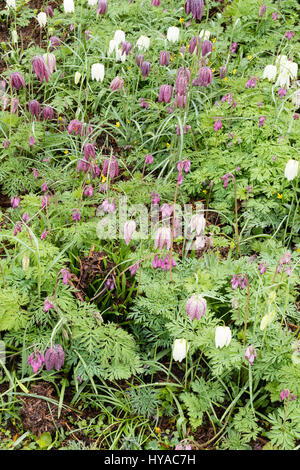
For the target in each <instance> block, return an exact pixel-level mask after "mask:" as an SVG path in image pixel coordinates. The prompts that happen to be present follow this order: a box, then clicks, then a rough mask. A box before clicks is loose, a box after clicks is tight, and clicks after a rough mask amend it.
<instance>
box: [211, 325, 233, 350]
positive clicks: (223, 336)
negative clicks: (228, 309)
mask: <svg viewBox="0 0 300 470" xmlns="http://www.w3.org/2000/svg"><path fill="white" fill-rule="evenodd" d="M231 338H232V334H231V330H230V328H229V327H228V326H217V327H216V332H215V345H216V348H220V349H222V348H224V346H226V347H227V346H229V344H230V341H231Z"/></svg>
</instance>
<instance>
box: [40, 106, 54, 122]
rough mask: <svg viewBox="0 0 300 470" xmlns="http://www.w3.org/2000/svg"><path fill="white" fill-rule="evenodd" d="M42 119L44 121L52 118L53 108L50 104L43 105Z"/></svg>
mask: <svg viewBox="0 0 300 470" xmlns="http://www.w3.org/2000/svg"><path fill="white" fill-rule="evenodd" d="M42 115H43V119H44V120H45V121H47V120H49V121H52V119H53V118H54V109H53V108H52V107H51V106H45V107H44V108H43V111H42Z"/></svg>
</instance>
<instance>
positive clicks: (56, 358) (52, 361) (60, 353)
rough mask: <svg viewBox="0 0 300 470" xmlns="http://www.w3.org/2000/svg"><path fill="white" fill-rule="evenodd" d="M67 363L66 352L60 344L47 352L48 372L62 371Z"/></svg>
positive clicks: (46, 364)
mask: <svg viewBox="0 0 300 470" xmlns="http://www.w3.org/2000/svg"><path fill="white" fill-rule="evenodd" d="M64 362H65V352H64V350H63V348H62V346H61V345H60V344H53V346H51V347H50V348H48V349H47V350H46V352H45V366H46V369H47V370H51V369H55V370H60V369H61V368H62V366H63V365H64Z"/></svg>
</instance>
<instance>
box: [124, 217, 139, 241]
mask: <svg viewBox="0 0 300 470" xmlns="http://www.w3.org/2000/svg"><path fill="white" fill-rule="evenodd" d="M135 230H136V223H135V221H134V220H128V221H127V222H125V224H124V239H125V243H126V245H129V242H130V240H131V238H132V235H133V233H134V232H135Z"/></svg>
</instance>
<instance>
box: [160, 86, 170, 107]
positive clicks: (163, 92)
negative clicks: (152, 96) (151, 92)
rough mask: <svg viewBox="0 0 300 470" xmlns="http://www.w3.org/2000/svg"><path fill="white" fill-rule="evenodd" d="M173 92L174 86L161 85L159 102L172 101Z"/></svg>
mask: <svg viewBox="0 0 300 470" xmlns="http://www.w3.org/2000/svg"><path fill="white" fill-rule="evenodd" d="M172 94H173V87H172V86H171V85H161V87H160V89H159V95H158V102H159V103H162V102H164V103H170V101H171V99H172Z"/></svg>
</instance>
